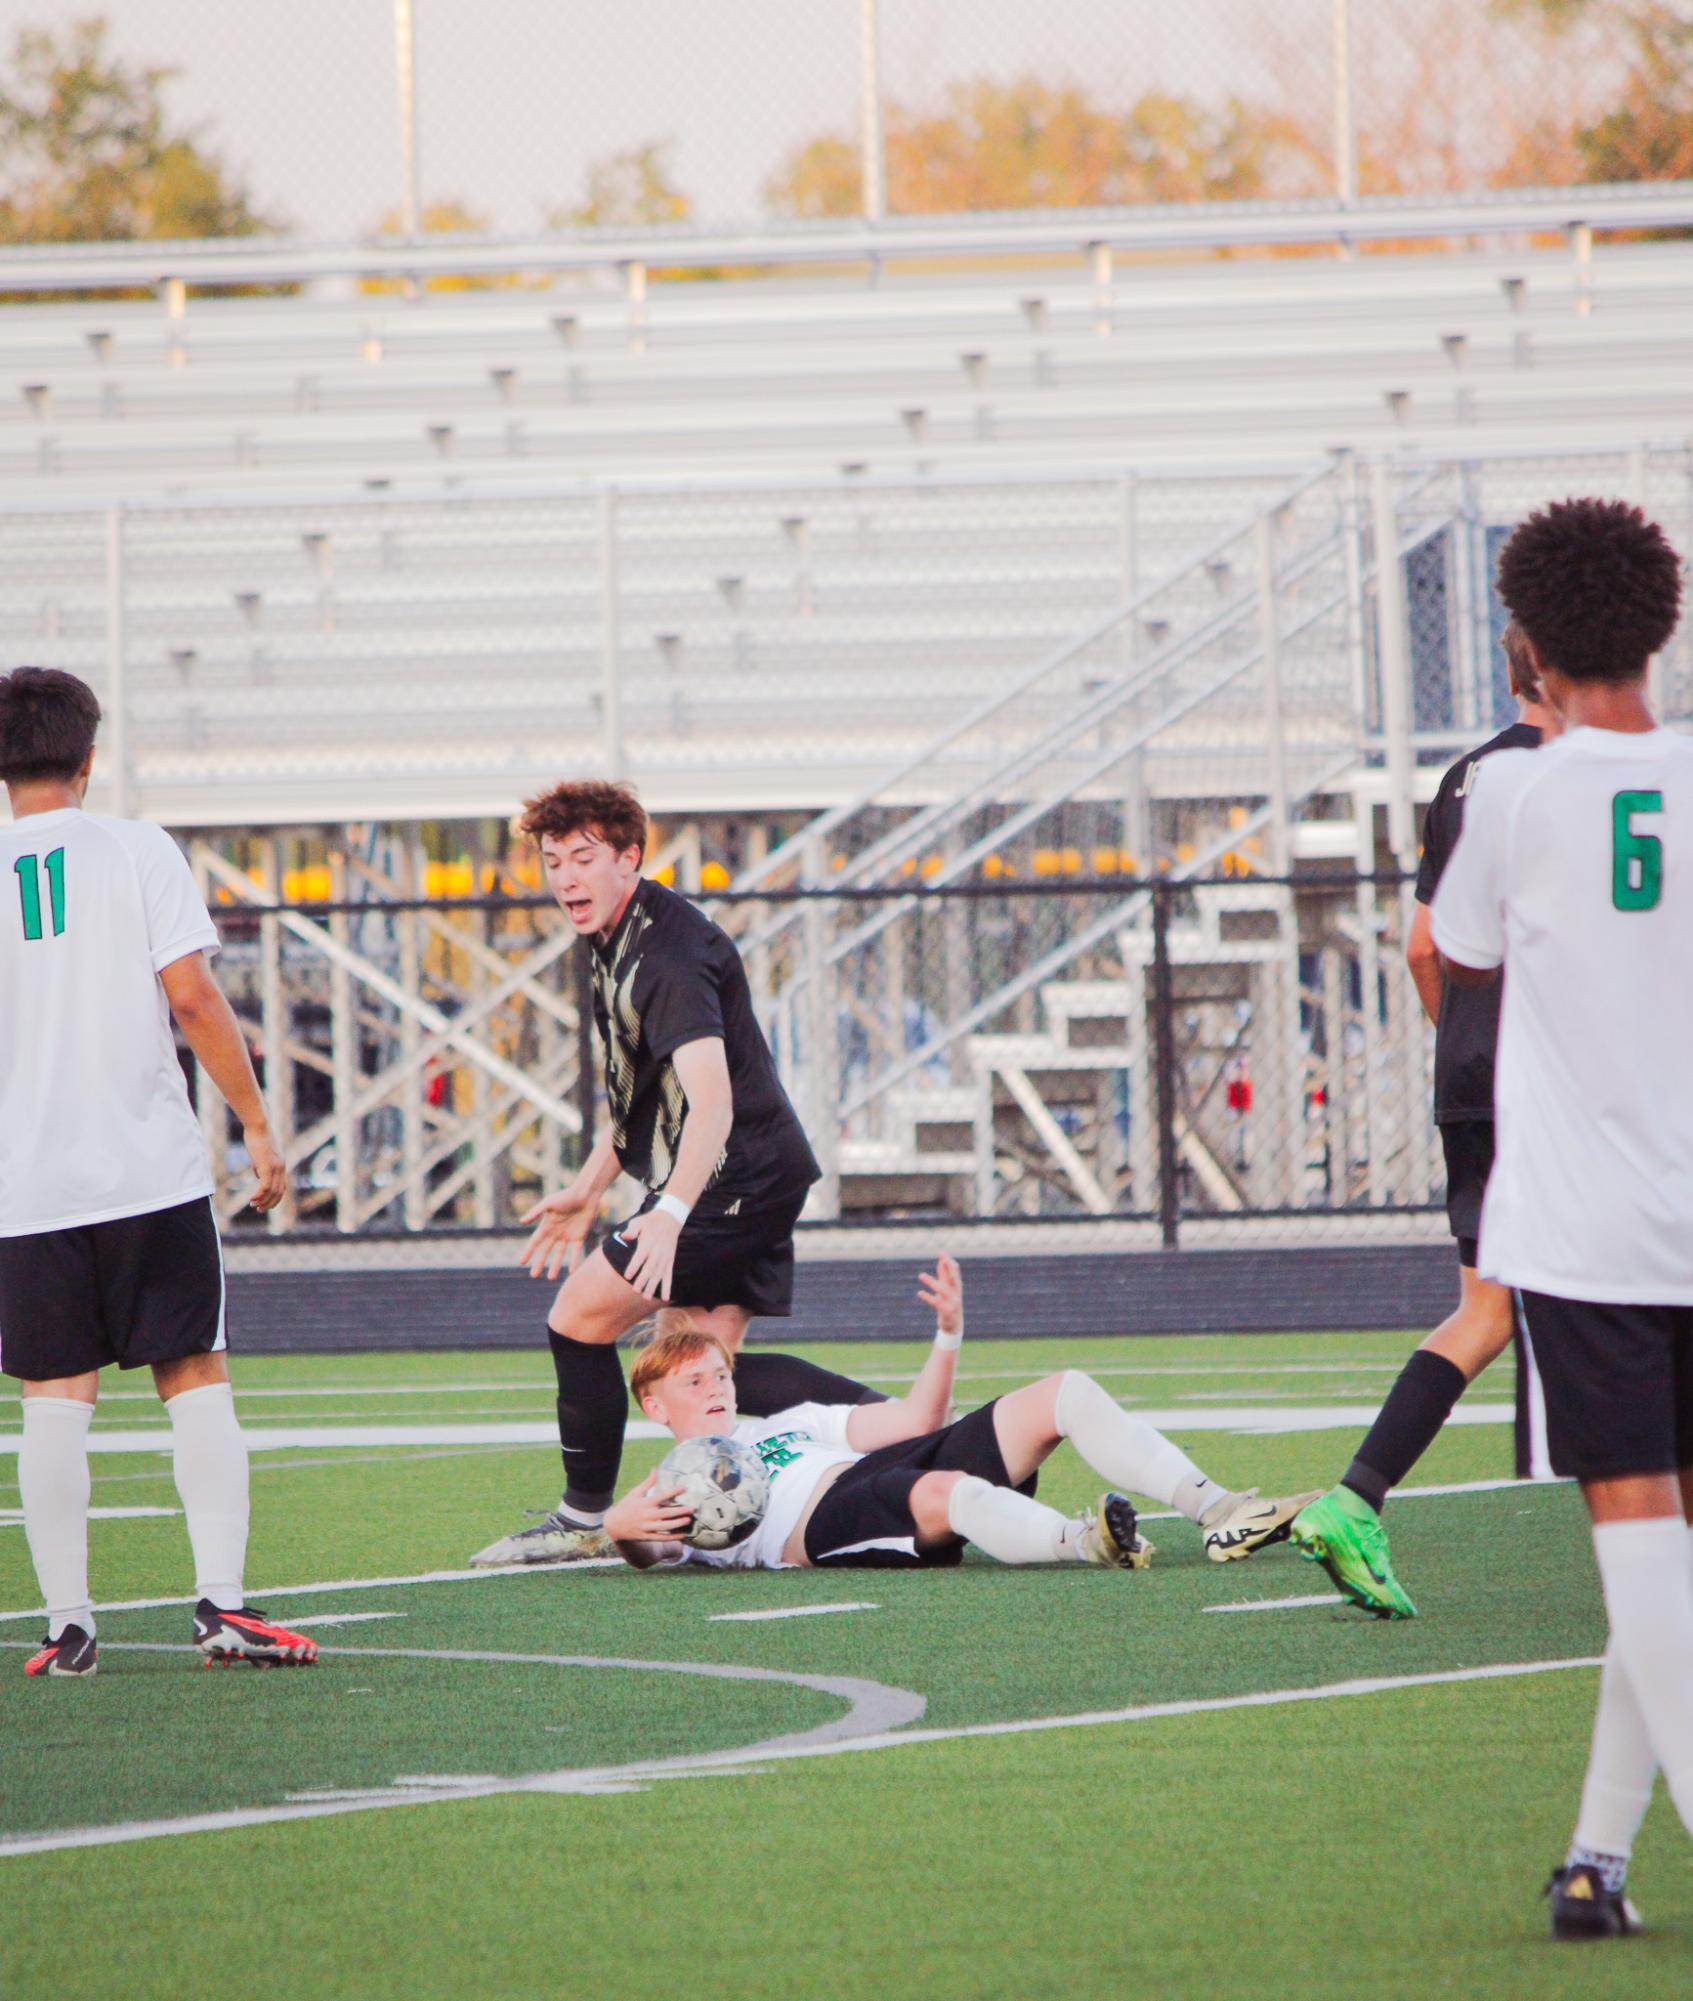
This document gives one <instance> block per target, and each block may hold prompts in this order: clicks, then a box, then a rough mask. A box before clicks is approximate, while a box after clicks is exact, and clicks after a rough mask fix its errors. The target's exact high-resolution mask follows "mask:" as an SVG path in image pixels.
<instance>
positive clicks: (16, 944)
mask: <svg viewBox="0 0 1693 2001" xmlns="http://www.w3.org/2000/svg"><path fill="white" fill-rule="evenodd" d="M217 947H218V937H217V932H216V931H215V930H214V929H213V927H212V920H211V918H210V916H209V915H208V914H207V911H206V906H205V903H204V901H203V900H202V898H201V896H200V892H199V891H198V889H196V887H195V885H194V878H193V876H192V875H191V874H190V873H189V869H188V864H187V863H186V862H185V861H184V860H183V858H182V853H181V850H180V849H179V848H178V847H177V845H176V843H175V842H174V841H173V840H172V839H171V837H170V836H169V834H167V833H166V832H165V831H164V829H163V828H162V827H153V826H148V825H145V824H144V823H142V822H140V821H137V820H108V819H103V818H98V817H96V816H95V815H94V814H92V813H84V812H82V811H80V810H79V809H78V808H76V807H64V808H61V809H60V810H58V811H56V812H52V813H31V814H27V815H26V816H25V817H24V818H23V819H21V820H17V821H14V822H13V823H12V824H11V825H10V826H7V827H0V1237H22V1236H32V1235H34V1234H36V1233H37V1232H39V1231H43V1230H62V1229H68V1228H69V1227H70V1226H72V1225H73V1224H78V1223H104V1222H111V1221H113V1220H114V1219H116V1218H117V1217H120V1216H141V1215H145V1214H147V1213H148V1212H149V1211H151V1210H154V1209H169V1208H172V1207H174V1206H175V1205H176V1204H177V1203H179V1202H190V1201H193V1200H194V1199H195V1198H196V1197H197V1196H201V1195H209V1194H210V1193H211V1189H212V1179H211V1174H210V1171H209V1168H208V1164H207V1160H206V1149H205V1146H204V1144H203V1143H202V1141H201V1138H200V1128H199V1125H198V1124H197V1122H196V1120H195V1117H194V1113H193V1109H192V1108H191V1106H190V1105H189V1102H188V1089H187V1085H186V1084H185V1083H184V1081H183V1075H182V1066H181V1064H180V1063H179V1062H178V1061H177V1056H176V1047H175V1042H174V1040H173V1038H172V1034H171V1024H170V1011H169V1009H168V1007H167V1006H166V1003H165V994H164V988H163V987H162V986H161V985H160V984H159V977H158V976H159V973H160V972H161V970H162V969H163V968H164V967H166V966H168V965H170V964H172V963H173V962H174V961H175V960H177V959H183V958H186V957H187V956H188V954H189V953H190V952H215V951H216V950H217Z"/></svg>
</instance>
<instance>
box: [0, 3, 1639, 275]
mask: <svg viewBox="0 0 1693 2001" xmlns="http://www.w3.org/2000/svg"><path fill="white" fill-rule="evenodd" d="M878 4H879V9H880V20H881V24H882V32H881V41H882V55H883V60H882V74H883V80H884V96H886V97H891V98H893V99H896V100H898V101H900V102H903V103H905V104H907V105H915V106H918V107H927V106H930V105H934V104H937V103H938V102H939V101H940V100H941V98H942V97H943V95H944V91H945V88H946V86H947V84H948V83H949V82H955V81H959V80H962V79H966V78H972V77H978V76H983V75H988V76H993V77H997V78H999V79H1001V80H1008V79H1010V78H1013V77H1016V76H1018V75H1020V74H1027V73H1033V74H1035V75H1038V76H1039V77H1041V78H1042V80H1044V81H1047V82H1060V81H1071V82H1078V83H1081V84H1082V85H1084V86H1085V87H1086V88H1087V89H1088V91H1089V92H1090V94H1091V95H1092V96H1093V97H1094V99H1095V100H1096V101H1097V102H1100V103H1102V104H1106V105H1124V106H1126V105H1127V104H1129V103H1131V102H1133V100H1134V99H1135V98H1136V97H1137V96H1139V95H1140V94H1141V93H1142V92H1143V91H1147V90H1152V89H1158V90H1165V91H1170V92H1175V93H1180V94H1185V95H1190V96H1193V97H1196V98H1198V99H1200V100H1201V101H1202V102H1205V103H1207V104H1209V105H1213V106H1220V105H1221V104H1222V103H1223V101H1224V100H1225V99H1226V98H1227V97H1228V96H1229V95H1231V94H1237V95H1240V96H1242V97H1245V98H1247V99H1249V100H1258V101H1261V102H1262V101H1269V102H1275V103H1278V104H1283V105H1285V104H1288V103H1296V104H1298V105H1300V106H1302V107H1303V108H1304V110H1305V112H1306V114H1307V117H1308V122H1309V123H1310V125H1311V126H1312V129H1313V130H1314V131H1315V132H1316V133H1317V134H1318V135H1319V136H1320V137H1321V139H1322V140H1323V143H1324V150H1325V151H1326V150H1327V136H1328V132H1329V130H1330V122H1329V106H1330V104H1331V102H1332V79H1333V74H1334V62H1333V53H1334V35H1333V20H1334V13H1335V7H1336V4H1337V0H878ZM861 6H862V0H413V13H414V21H415V37H416V48H417V66H418V122H419V130H420V138H421V143H420V153H421V162H422V183H423V196H424V200H425V201H426V202H430V201H437V200H442V199H448V198H450V199H456V200H458V201H460V202H463V203H465V204H467V205H468V206H469V207H470V208H471V209H473V210H475V211H478V212H480V213H482V214H483V215H485V216H486V217H487V218H488V219H489V221H490V223H491V224H492V226H493V227H495V228H496V229H502V230H511V231H526V230H532V229H536V228H539V227H541V226H542V224H543V221H544V217H545V214H546V211H547V210H548V209H549V208H558V207H568V206H570V205H572V204H574V203H577V202H579V201H580V200H581V199H582V196H583V192H584V183H585V179H586V172H587V168H588V165H589V163H590V162H591V161H594V160H596V159H604V158H605V157H607V156H609V155H611V154H615V153H618V152H621V151H626V150H629V149H632V148H635V147H638V146H641V145H644V144H647V143H650V142H652V141H655V140H656V141H664V142H667V143H668V145H669V147H670V162H671V169H672V175H673V178H674V179H675V180H676V182H678V183H679V184H680V186H681V187H682V188H683V189H684V190H685V191H686V192H687V193H688V194H689V195H690V196H691V197H692V200H693V204H694V213H695V215H696V217H698V218H699V219H700V220H702V221H705V222H708V223H710V222H729V223H732V222H741V221H749V220H753V219H755V218H757V217H758V216H759V215H760V213H761V212H762V210H763V203H762V201H761V189H762V186H763V184H764V182H765V180H766V179H767V178H768V177H769V176H770V175H771V174H772V173H773V172H774V171H775V169H776V168H777V167H778V166H779V165H780V163H781V161H782V159H783V156H784V155H785V154H786V153H787V152H788V151H789V150H791V149H792V148H794V147H796V146H797V145H799V144H800V143H802V142H803V141H804V140H806V139H808V138H811V137H814V136H816V135H817V134H819V133H822V132H831V131H832V132H839V133H842V134H843V135H853V134H855V133H856V126H857V118H858V102H859V76H860V55H859V51H860V17H861ZM1350 7H1351V17H1352V20H1353V23H1354V43H1355V49H1356V74H1357V95H1358V99H1359V104H1360V112H1361V115H1362V116H1364V117H1365V118H1366V119H1367V117H1368V114H1369V109H1370V107H1371V105H1372V104H1373V105H1374V106H1375V108H1376V109H1377V110H1378V111H1379V110H1381V108H1382V107H1383V106H1385V105H1386V104H1387V102H1388V100H1389V99H1392V98H1394V97H1396V96H1397V97H1398V98H1399V99H1400V100H1401V101H1403V100H1405V99H1407V98H1415V97H1418V96H1419V95H1420V97H1421V98H1422V100H1423V105H1422V111H1421V114H1420V115H1421V116H1422V117H1423V120H1424V123H1425V125H1427V126H1429V127H1430V129H1432V128H1433V127H1435V126H1441V125H1442V124H1444V126H1445V127H1446V128H1449V129H1451V130H1453V131H1457V132H1460V133H1461V134H1463V135H1464V137H1465V139H1466V141H1467V142H1473V141H1475V140H1477V139H1479V140H1480V141H1481V142H1482V143H1486V141H1487V139H1488V137H1489V135H1491V134H1496V133H1497V131H1498V128H1499V127H1500V124H1501V122H1502V119H1508V118H1509V117H1511V116H1514V115H1517V114H1518V113H1521V112H1523V111H1524V109H1525V108H1526V110H1527V111H1528V112H1530V113H1535V112H1539V111H1543V110H1546V109H1551V108H1557V105H1558V101H1559V100H1561V99H1564V98H1570V99H1571V101H1573V95H1580V94H1581V93H1583V92H1590V91H1591V89H1592V87H1593V79H1594V77H1595V75H1596V73H1597V71H1598V70H1599V69H1603V68H1606V67H1608V66H1609V65H1608V63H1607V51H1606V49H1605V47H1604V45H1603V44H1602V42H1599V41H1596V40H1595V35H1596V32H1597V31H1596V30H1589V31H1588V32H1587V33H1586V34H1585V35H1584V36H1574V37H1569V38H1566V39H1565V40H1564V41H1562V42H1561V43H1557V44H1553V43H1549V42H1546V41H1545V40H1544V38H1541V37H1537V36H1536V35H1535V34H1534V33H1533V32H1532V31H1531V30H1528V29H1525V28H1522V27H1520V26H1519V27H1517V28H1515V29H1511V28H1505V27H1501V26H1500V25H1499V24H1498V22H1497V19H1496V17H1495V13H1494V10H1492V9H1490V8H1489V7H1488V6H1487V5H1485V4H1484V0H1350ZM102 11H103V12H104V14H105V16H106V18H107V19H108V21H109V22H110V23H111V26H112V31H113V38H114V41H115V44H116V47H117V49H118V50H119V52H120V53H121V54H122V55H124V56H125V57H126V58H128V59H130V60H131V61H135V62H145V63H151V64H162V65H169V66H172V67H174V68H176V69H177V70H179V71H180V75H179V76H178V77H177V79H176V80H175V81H174V82H173V83H172V85H171V86H170V91H169V96H168V98H167V103H168V104H169V107H170V109H171V111H172V113H173V115H175V116H177V117H181V118H183V119H186V120H189V121H191V122H196V123H199V122H203V123H204V124H205V126H206V128H207V133H208V137H209V138H210V140H211V142H212V144H213V145H214V147H215V148H216V149H217V150H219V151H221V153H222V154H223V155H224V157H225V158H226V159H227V160H228V161H229V162H230V163H231V165H233V166H234V167H236V168H237V169H238V171H239V172H240V173H241V175H242V176H243V177H244V178H245V180H246V181H247V184H248V186H249V189H250V192H251V194H252V196H253V197H254V199H255V200H256V202H257V204H258V206H259V207H260V208H261V209H263V210H265V211H266V212H267V213H271V214H276V215H280V216H282V217H285V218H286V219H287V220H288V221H289V222H290V223H291V224H292V225H293V226H294V227H295V228H297V229H299V230H300V231H301V232H302V233H303V234H305V235H307V236H310V237H316V238H339V237H349V236H355V235H361V234H364V233H366V232H368V231H369V230H371V229H372V228H374V227H375V226H376V224H377V222H378V220H379V219H380V218H381V216H382V215H383V213H384V212H385V211H392V210H394V209H395V208H397V206H398V203H399V199H400V189H401V158H400V140H399V119H398V110H397V92H396V86H395V54H394V39H395V38H394V0H280V4H279V0H105V4H104V7H103V8H102V5H101V0H0V50H3V51H4V52H5V53H6V55H8V56H9V54H10V50H11V46H12V43H13V41H14V39H15V36H16V34H17V31H18V29H19V28H20V27H24V26H29V25H40V24H43V23H46V22H50V21H53V20H56V19H59V20H63V19H69V18H71V17H73V16H78V15H87V14H96V13H100V12H102ZM1584 42H1585V44H1586V46H1585V47H1583V46H1582V44H1583V43H1584ZM1431 51H1432V52H1433V55H1434V61H1433V63H1432V66H1428V64H1427V59H1428V57H1429V55H1430V52H1431ZM1431 78H1432V79H1433V80H1434V87H1433V88H1432V89H1431V88H1430V87H1429V79H1431ZM1572 94H1573V95H1572ZM1564 108H1565V109H1567V108H1568V106H1567V105H1565V106H1564ZM1437 136H1438V135H1437Z"/></svg>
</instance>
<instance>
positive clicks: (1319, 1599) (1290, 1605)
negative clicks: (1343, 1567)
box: [1199, 1591, 1346, 1612]
mask: <svg viewBox="0 0 1693 2001" xmlns="http://www.w3.org/2000/svg"><path fill="white" fill-rule="evenodd" d="M1345 1603H1346V1600H1345V1599H1344V1598H1342V1597H1341V1595H1340V1594H1339V1592H1337V1591H1319V1592H1318V1593H1317V1594H1316V1595H1315V1596H1314V1597H1311V1598H1246V1599H1242V1600H1241V1602H1240V1603H1239V1604H1238V1605H1202V1606H1201V1607H1200V1608H1199V1609H1200V1610H1201V1611H1202V1612H1291V1611H1293V1610H1294V1609H1295V1607H1296V1606H1301V1605H1344V1604H1345Z"/></svg>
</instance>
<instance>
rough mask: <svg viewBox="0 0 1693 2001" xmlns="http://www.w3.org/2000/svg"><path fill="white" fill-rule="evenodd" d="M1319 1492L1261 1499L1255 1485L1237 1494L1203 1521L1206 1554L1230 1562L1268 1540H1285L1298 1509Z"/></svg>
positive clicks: (1212, 1559) (1318, 1496)
mask: <svg viewBox="0 0 1693 2001" xmlns="http://www.w3.org/2000/svg"><path fill="white" fill-rule="evenodd" d="M1319 1498H1320V1494H1318V1493H1311V1494H1290V1495H1287V1496H1286V1497H1285V1498H1283V1499H1281V1500H1269V1501H1264V1500H1260V1499H1259V1497H1258V1489H1257V1488H1256V1487H1248V1488H1247V1490H1246V1492H1245V1493H1244V1494H1237V1495H1236V1496H1235V1498H1234V1504H1233V1506H1232V1507H1230V1508H1228V1509H1226V1510H1225V1511H1224V1513H1223V1514H1221V1515H1220V1516H1219V1517H1218V1518H1217V1520H1216V1521H1214V1522H1207V1523H1206V1524H1205V1531H1204V1533H1205V1554H1206V1555H1207V1556H1208V1557H1210V1559H1211V1561H1212V1562H1213V1563H1233V1562H1235V1561H1236V1559H1237V1558H1239V1557H1243V1556H1250V1555H1251V1554H1252V1552H1253V1551H1254V1550H1255V1549H1262V1548H1263V1547H1264V1545H1265V1544H1266V1543H1269V1542H1286V1540H1287V1532H1288V1530H1289V1529H1290V1528H1292V1526H1293V1518H1294V1516H1295V1515H1296V1514H1298V1512H1299V1510H1300V1509H1301V1508H1304V1507H1309V1506H1310V1504H1311V1502H1313V1501H1315V1500H1317V1499H1319Z"/></svg>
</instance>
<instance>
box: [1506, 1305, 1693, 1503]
mask: <svg viewBox="0 0 1693 2001" xmlns="http://www.w3.org/2000/svg"><path fill="white" fill-rule="evenodd" d="M1683 1466H1693V1306H1598V1305H1594V1304H1592V1303H1591V1302H1589V1301H1587V1300H1580V1299H1554V1298H1552V1297H1550V1296H1549V1295H1548V1294H1546V1293H1543V1292H1524V1293H1519V1294H1518V1309H1517V1471H1518V1473H1519V1474H1520V1475H1521V1476H1522V1477H1524V1478H1525V1479H1532V1478H1535V1477H1537V1476H1538V1477H1541V1478H1544V1477H1545V1476H1546V1475H1547V1474H1549V1473H1558V1474H1562V1475H1564V1476H1565V1477H1566V1478H1570V1479H1576V1480H1616V1479H1621V1478H1622V1477H1623V1476H1624V1475H1626V1474H1630V1473H1674V1472H1676V1471H1677V1470H1678V1469H1679V1468H1681V1467H1683Z"/></svg>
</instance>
